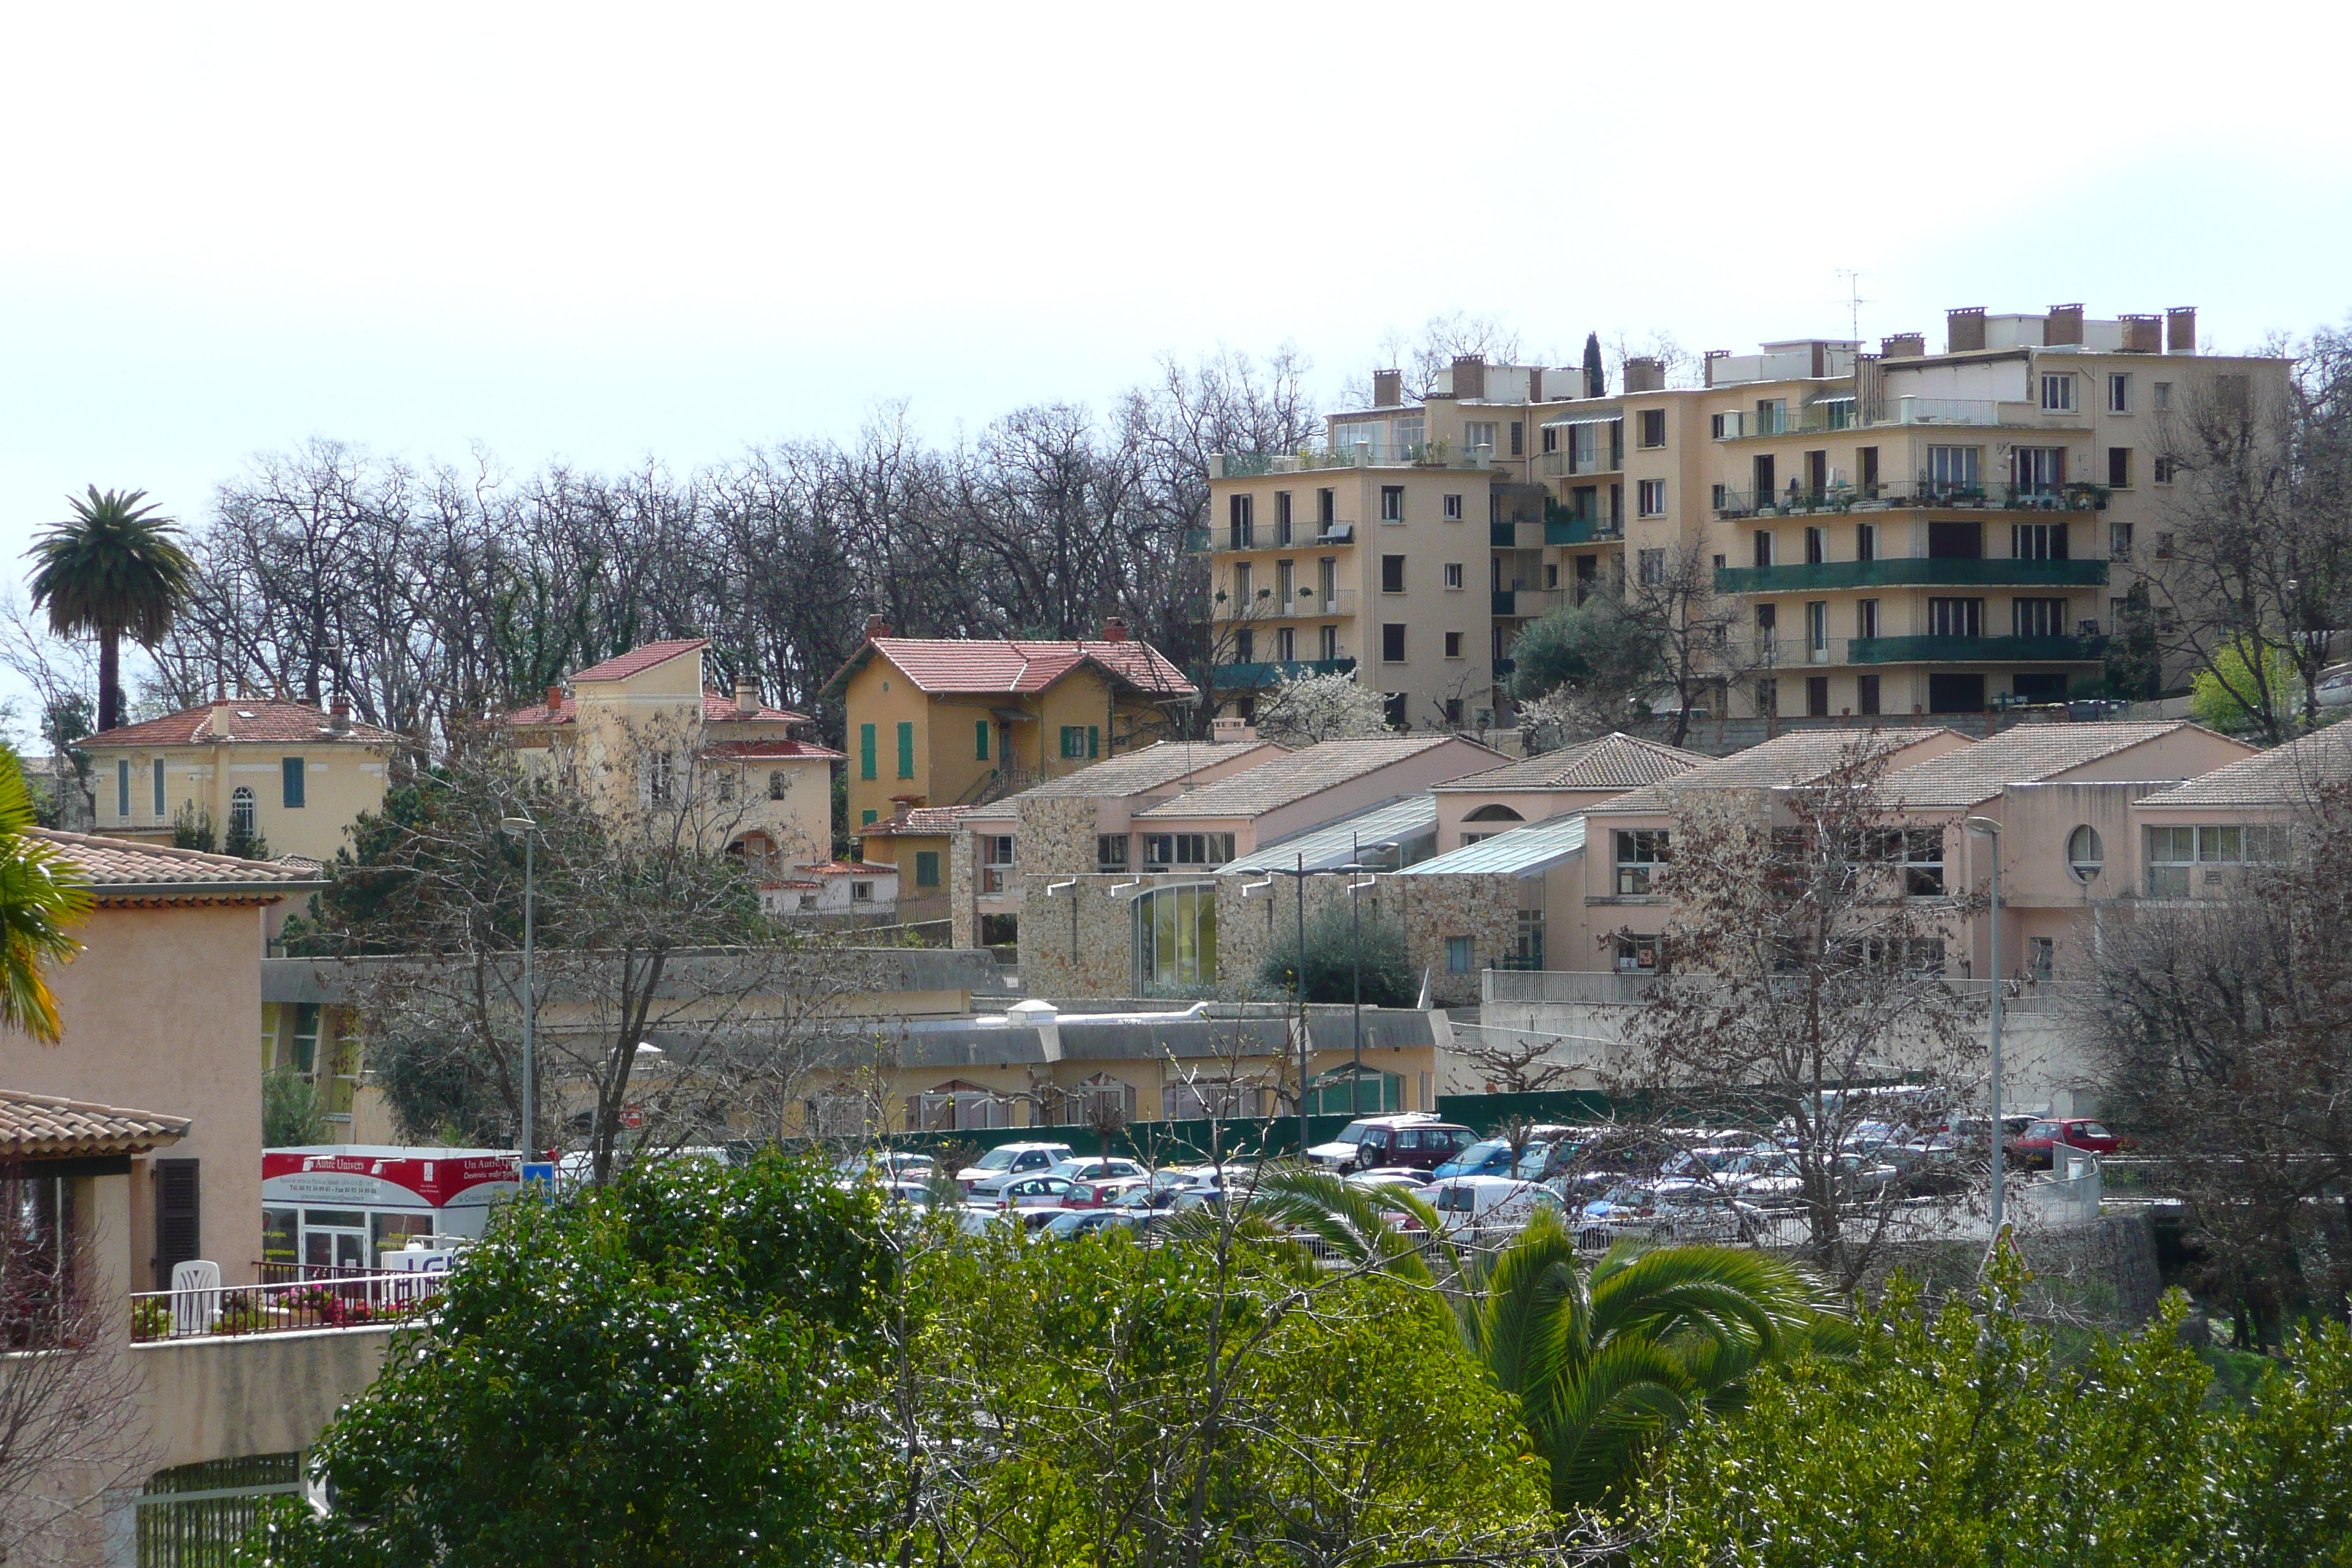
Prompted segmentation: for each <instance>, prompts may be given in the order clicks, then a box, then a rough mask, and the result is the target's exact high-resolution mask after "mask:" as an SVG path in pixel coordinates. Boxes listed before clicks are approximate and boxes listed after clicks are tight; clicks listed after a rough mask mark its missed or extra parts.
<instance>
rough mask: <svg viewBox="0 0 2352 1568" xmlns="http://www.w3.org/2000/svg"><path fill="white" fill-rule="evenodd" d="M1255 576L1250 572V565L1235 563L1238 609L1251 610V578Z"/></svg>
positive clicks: (1235, 588) (1235, 587)
mask: <svg viewBox="0 0 2352 1568" xmlns="http://www.w3.org/2000/svg"><path fill="white" fill-rule="evenodd" d="M1253 575H1254V574H1253V573H1252V572H1251V571H1250V563H1248V562H1246V561H1236V562H1234V607H1235V608H1237V609H1241V610H1247V609H1248V608H1249V603H1250V578H1251V577H1252V576H1253Z"/></svg>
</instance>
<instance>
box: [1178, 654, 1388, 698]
mask: <svg viewBox="0 0 2352 1568" xmlns="http://www.w3.org/2000/svg"><path fill="white" fill-rule="evenodd" d="M1355 668H1356V661H1355V660H1354V659H1352V658H1293V659H1267V660H1264V661H1260V662H1256V663H1251V664H1220V665H1217V666H1214V667H1213V668H1212V669H1211V670H1210V672H1209V676H1210V680H1211V683H1212V684H1213V685H1214V686H1215V687H1216V688H1217V689H1219V690H1220V691H1263V690H1265V689H1266V688H1268V687H1270V686H1273V685H1275V684H1276V682H1277V681H1284V680H1296V679H1298V678H1299V677H1300V676H1302V675H1347V674H1350V673H1352V672H1353V671H1354V669H1355Z"/></svg>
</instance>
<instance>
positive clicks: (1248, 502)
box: [1225, 495, 1257, 550]
mask: <svg viewBox="0 0 2352 1568" xmlns="http://www.w3.org/2000/svg"><path fill="white" fill-rule="evenodd" d="M1254 520H1255V501H1254V500H1253V498H1251V497H1249V496H1246V495H1236V496H1228V497H1226V498H1225V543H1226V546H1227V547H1228V548H1229V549H1234V550H1247V549H1248V548H1249V547H1250V546H1251V545H1253V544H1255V543H1256V542H1257V540H1256V537H1255V535H1256V533H1257V528H1256V525H1255V521H1254Z"/></svg>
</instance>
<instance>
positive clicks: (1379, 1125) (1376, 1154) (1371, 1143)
mask: <svg viewBox="0 0 2352 1568" xmlns="http://www.w3.org/2000/svg"><path fill="white" fill-rule="evenodd" d="M1477 1141H1478V1135H1477V1134H1476V1133H1475V1132H1473V1131H1470V1129H1468V1128H1467V1127H1465V1126H1463V1125H1461V1124H1460V1123H1459V1122H1454V1121H1442V1120H1440V1119H1439V1118H1437V1117H1434V1116H1432V1115H1430V1114H1429V1113H1428V1112H1426V1111H1411V1112H1408V1113H1406V1114H1404V1115H1401V1116H1366V1117H1362V1118H1360V1119H1359V1120H1357V1121H1350V1122H1349V1123H1348V1125H1347V1126H1346V1127H1344V1128H1342V1129H1341V1130H1340V1131H1339V1137H1338V1138H1336V1139H1334V1140H1332V1141H1331V1142H1328V1143H1318V1144H1317V1145H1315V1147H1313V1148H1312V1149H1309V1150H1308V1151H1307V1158H1308V1159H1309V1160H1311V1161H1313V1162H1314V1163H1316V1164H1318V1165H1319V1166H1321V1167H1322V1168H1323V1169H1325V1170H1327V1171H1337V1172H1339V1173H1340V1174H1341V1175H1343V1176H1344V1175H1346V1174H1347V1173H1349V1172H1350V1171H1370V1170H1377V1169H1379V1168H1380V1167H1381V1166H1383V1165H1386V1166H1395V1167H1402V1168H1404V1169H1409V1170H1415V1171H1433V1170H1435V1169H1437V1167H1438V1166H1440V1165H1443V1164H1444V1163H1445V1162H1446V1161H1448V1160H1450V1159H1452V1158H1454V1153H1455V1152H1457V1151H1459V1150H1463V1149H1466V1148H1468V1147H1469V1146H1470V1145H1471V1144H1473V1143H1475V1142H1477Z"/></svg>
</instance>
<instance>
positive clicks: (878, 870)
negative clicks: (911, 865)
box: [793, 860, 898, 877]
mask: <svg viewBox="0 0 2352 1568" xmlns="http://www.w3.org/2000/svg"><path fill="white" fill-rule="evenodd" d="M793 870H795V871H812V872H814V873H815V874H816V875H818V876H820V877H895V876H897V875H898V867H896V866H869V865H867V864H866V862H865V861H863V860H812V861H803V862H800V863H799V864H796V865H794V866H793Z"/></svg>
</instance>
